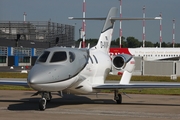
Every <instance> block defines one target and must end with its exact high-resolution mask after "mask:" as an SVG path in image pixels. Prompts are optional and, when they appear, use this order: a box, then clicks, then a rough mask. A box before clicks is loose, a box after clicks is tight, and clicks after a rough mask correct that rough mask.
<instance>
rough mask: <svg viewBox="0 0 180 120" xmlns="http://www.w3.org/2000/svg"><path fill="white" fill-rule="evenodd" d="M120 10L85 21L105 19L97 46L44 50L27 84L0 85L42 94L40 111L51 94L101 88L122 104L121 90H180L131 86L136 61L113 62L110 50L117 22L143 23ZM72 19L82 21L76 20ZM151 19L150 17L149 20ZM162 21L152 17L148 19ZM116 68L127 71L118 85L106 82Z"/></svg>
mask: <svg viewBox="0 0 180 120" xmlns="http://www.w3.org/2000/svg"><path fill="white" fill-rule="evenodd" d="M116 13H117V8H115V7H113V8H111V9H110V11H109V14H108V15H107V17H106V18H86V19H89V20H92V19H95V20H105V24H104V27H103V29H102V32H101V34H100V37H99V41H98V43H97V45H96V46H94V47H92V48H90V49H88V48H87V49H86V48H84V49H78V48H61V47H53V48H48V49H46V50H44V52H43V54H42V55H40V56H39V57H38V59H37V61H36V64H35V65H34V66H33V67H32V69H31V70H30V72H29V74H28V78H27V83H26V82H22V81H0V84H6V85H7V84H9V85H27V84H28V86H29V87H31V88H32V89H34V90H36V91H37V93H35V95H36V94H40V95H41V99H40V100H39V109H40V110H45V109H46V103H47V101H50V100H51V98H52V96H51V92H61V91H69V92H70V93H75V94H77V93H78V94H88V93H98V92H100V91H101V90H102V89H110V90H114V100H116V101H117V103H118V104H120V103H121V102H122V96H121V94H119V93H118V90H119V89H126V88H154V87H158V88H159V87H180V84H129V81H130V79H131V75H132V71H133V69H134V67H135V66H134V63H135V61H134V58H133V57H132V56H131V55H128V54H119V55H117V56H114V57H113V58H112V60H111V58H110V56H109V54H108V53H109V47H110V43H111V39H112V33H113V28H114V23H115V20H142V18H135V19H124V18H121V19H120V18H117V17H115V16H116ZM70 19H82V18H73V17H70ZM146 19H147V20H148V18H146ZM153 19H159V18H149V20H153ZM111 69H113V73H115V74H116V72H118V71H119V70H124V73H123V76H122V78H121V80H120V82H119V83H108V84H106V83H105V78H106V76H107V75H108V74H109V72H110V70H111Z"/></svg>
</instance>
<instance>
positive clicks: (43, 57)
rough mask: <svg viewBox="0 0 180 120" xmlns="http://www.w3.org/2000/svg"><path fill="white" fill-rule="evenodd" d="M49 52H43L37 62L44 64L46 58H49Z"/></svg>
mask: <svg viewBox="0 0 180 120" xmlns="http://www.w3.org/2000/svg"><path fill="white" fill-rule="evenodd" d="M49 53H50V52H49V51H45V52H44V53H43V54H42V55H41V56H40V57H39V59H38V62H46V60H47V58H48V56H49Z"/></svg>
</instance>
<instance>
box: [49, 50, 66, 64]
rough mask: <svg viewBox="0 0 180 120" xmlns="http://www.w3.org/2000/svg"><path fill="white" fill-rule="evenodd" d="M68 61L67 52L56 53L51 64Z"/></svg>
mask: <svg viewBox="0 0 180 120" xmlns="http://www.w3.org/2000/svg"><path fill="white" fill-rule="evenodd" d="M66 59H67V55H66V52H65V51H58V52H54V54H53V56H52V58H51V60H50V62H61V61H65V60H66Z"/></svg>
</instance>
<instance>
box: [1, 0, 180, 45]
mask: <svg viewBox="0 0 180 120" xmlns="http://www.w3.org/2000/svg"><path fill="white" fill-rule="evenodd" d="M82 3H83V0H0V20H1V21H2V20H8V21H23V13H24V12H26V13H27V17H26V20H27V21H48V20H50V19H51V21H52V22H57V23H62V24H70V25H75V27H76V29H75V39H76V40H77V39H78V38H79V28H81V26H82V21H77V20H68V17H69V16H74V17H82ZM119 5H120V4H119V0H86V17H105V16H106V15H107V13H108V11H109V9H110V8H111V7H117V8H118V9H119ZM144 5H145V7H146V10H145V11H146V17H155V16H159V14H160V12H162V18H163V20H162V40H163V41H165V42H172V27H173V22H172V20H173V19H175V20H176V28H175V41H176V42H177V43H180V34H179V31H180V15H179V11H180V0H122V17H143V11H142V8H143V6H144ZM118 11H119V10H118ZM117 16H119V13H118V15H117ZM103 24H104V22H103V21H86V38H87V39H89V38H99V34H100V32H101V30H102V27H103ZM159 29H160V21H159V20H156V21H146V40H148V41H151V42H153V43H155V42H159V34H160V32H159ZM122 30H123V36H124V37H125V38H126V37H129V36H133V37H135V38H137V39H139V40H140V41H141V40H142V21H123V22H122ZM118 37H119V21H116V24H115V29H114V33H113V39H116V38H118Z"/></svg>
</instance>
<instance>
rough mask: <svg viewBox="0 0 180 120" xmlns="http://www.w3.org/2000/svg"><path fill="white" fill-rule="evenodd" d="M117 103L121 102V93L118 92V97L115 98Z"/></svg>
mask: <svg viewBox="0 0 180 120" xmlns="http://www.w3.org/2000/svg"><path fill="white" fill-rule="evenodd" d="M116 103H117V104H121V103H122V95H121V94H118V99H117V100H116Z"/></svg>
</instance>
